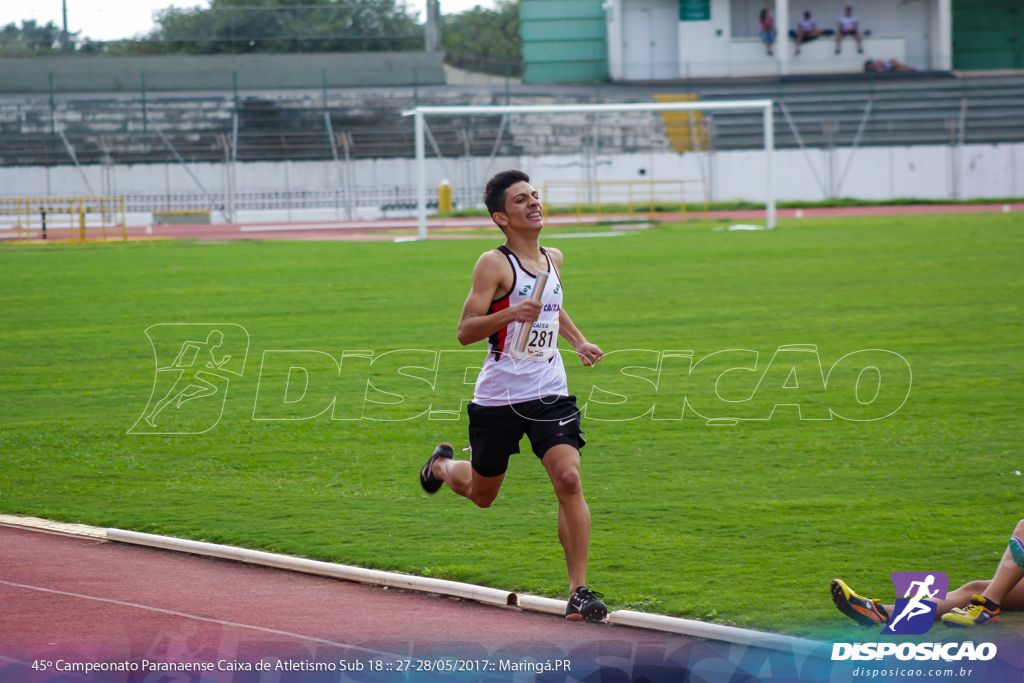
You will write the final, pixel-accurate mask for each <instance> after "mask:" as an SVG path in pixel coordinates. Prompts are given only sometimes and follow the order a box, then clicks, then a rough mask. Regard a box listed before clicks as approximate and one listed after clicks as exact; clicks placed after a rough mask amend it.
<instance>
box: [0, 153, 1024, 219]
mask: <svg viewBox="0 0 1024 683" xmlns="http://www.w3.org/2000/svg"><path fill="white" fill-rule="evenodd" d="M349 163H350V165H348V166H346V164H345V162H342V163H335V162H328V161H302V162H253V163H242V162H239V163H238V164H237V166H236V172H235V183H236V188H237V191H238V192H239V193H241V192H276V193H280V192H288V191H292V192H295V191H301V190H332V189H335V188H338V187H339V186H340V185H341V183H342V182H343V181H342V180H340V176H341V174H349V177H350V178H351V183H352V187H353V188H354V190H355V191H356V193H357V194H359V193H360V192H368V191H370V190H382V189H384V190H386V189H389V188H398V189H400V190H403V191H410V190H411V189H412V188H414V187H415V183H414V179H415V160H414V159H367V160H357V161H353V162H349ZM505 168H522V169H523V170H524V171H526V172H527V173H529V174H530V175H531V177H532V179H533V181H534V184H535V185H538V186H539V185H541V184H542V183H544V181H549V180H551V181H553V180H582V179H585V178H587V176H588V173H589V174H590V175H591V176H592V177H593V178H594V179H598V180H632V179H636V180H639V179H660V180H675V179H682V178H689V179H696V178H702V177H706V178H707V179H708V188H709V194H710V199H711V200H712V201H738V200H745V201H751V202H763V201H764V200H765V197H766V194H765V192H766V190H765V188H766V183H765V176H764V171H763V169H764V152H763V151H760V150H750V151H724V152H715V153H712V154H707V153H687V154H682V155H680V154H675V153H672V152H659V153H648V154H620V155H614V156H607V155H598V156H597V157H592V158H591V160H590V170H588V169H587V167H586V163H585V162H584V160H583V159H582V157H581V156H553V155H548V156H524V157H498V158H496V159H493V160H490V161H489V160H488V159H486V158H482V157H471V158H469V159H466V158H446V159H444V160H438V159H437V158H429V159H428V160H427V178H428V186H429V187H431V188H433V187H436V186H437V184H438V182H440V181H441V180H442V179H446V180H448V181H449V182H451V184H452V186H453V188H455V190H456V197H459V192H458V190H459V189H460V188H467V189H466V190H465V193H464V195H463V196H465V197H466V198H467V200H466V201H464V202H463V203H467V202H477V201H478V199H477V198H478V195H479V193H480V191H481V190H480V188H481V186H482V184H483V182H484V180H485V179H486V178H487V177H488V176H489V175H491V174H493V173H495V172H497V171H499V170H502V169H505ZM189 170H190V171H191V172H192V174H194V175H195V176H196V178H198V180H199V182H200V183H202V185H203V186H204V187H205V189H206V190H207V191H208V192H211V193H226V191H227V188H228V182H229V179H228V173H227V167H226V166H225V165H224V164H190V165H189ZM641 170H643V174H641ZM83 173H84V174H85V176H86V177H87V178H88V180H89V185H91V186H92V188H93V190H95V192H96V193H98V194H100V193H102V194H108V195H138V194H146V195H166V194H193V195H194V194H197V193H200V190H199V188H198V187H197V185H196V183H195V181H194V180H193V179H192V178H191V177H190V175H189V174H188V172H186V170H185V169H184V168H183V167H182V166H181V165H180V164H145V165H141V164H140V165H135V166H123V165H112V166H109V167H103V166H83V167H82V169H81V172H79V170H78V169H76V168H75V167H74V166H53V167H49V168H47V167H41V166H30V167H6V168H0V188H2V192H0V196H4V197H44V196H54V197H58V196H62V197H67V196H88V195H90V194H92V193H91V192H90V191H89V189H88V187H87V186H86V183H85V181H84V180H83V178H82V174H83ZM474 186H475V187H474ZM775 187H776V197H777V199H778V200H779V201H820V200H823V199H826V198H828V197H830V196H831V197H853V198H857V199H865V200H887V199H900V198H914V199H932V200H935V199H978V198H986V197H990V198H1002V197H1021V196H1024V144H1021V143H1017V144H999V145H964V146H963V147H950V146H915V147H866V148H861V149H856V150H851V149H849V148H837V149H835V150H831V151H827V150H822V149H808V150H806V152H804V151H800V150H798V149H786V150H777V151H776V152H775ZM362 203H363V204H365V202H362ZM358 216H359V217H360V218H376V217H379V216H380V211H379V210H378V209H376V208H374V207H370V206H363V207H362V208H361V209H360V210H359V212H358ZM338 217H339V215H338V211H337V210H336V209H330V208H327V209H287V208H281V209H273V210H270V209H268V210H264V211H258V212H256V211H239V215H238V219H239V220H240V221H242V222H250V221H251V222H258V221H278V220H332V219H335V218H338ZM212 218H213V220H214V221H218V222H219V221H222V220H223V217H221V216H220V215H219V214H215V215H214V216H213V217H212ZM149 220H150V217H149V216H148V215H135V216H132V217H130V222H131V223H133V224H140V223H145V222H148V221H149Z"/></svg>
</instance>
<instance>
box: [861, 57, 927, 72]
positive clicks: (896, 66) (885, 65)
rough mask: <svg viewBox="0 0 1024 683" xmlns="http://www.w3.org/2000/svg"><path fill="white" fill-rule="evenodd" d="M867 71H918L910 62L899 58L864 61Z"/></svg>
mask: <svg viewBox="0 0 1024 683" xmlns="http://www.w3.org/2000/svg"><path fill="white" fill-rule="evenodd" d="M864 70H865V71H916V69H914V67H912V66H910V65H909V64H904V63H903V62H901V61H899V60H898V59H869V60H868V61H866V62H864Z"/></svg>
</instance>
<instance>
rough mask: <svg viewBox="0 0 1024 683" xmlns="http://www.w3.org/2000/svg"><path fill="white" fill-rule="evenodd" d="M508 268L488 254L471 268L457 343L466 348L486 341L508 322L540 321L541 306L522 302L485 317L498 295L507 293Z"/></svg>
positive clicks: (495, 255)
mask: <svg viewBox="0 0 1024 683" xmlns="http://www.w3.org/2000/svg"><path fill="white" fill-rule="evenodd" d="M513 277H514V276H513V274H512V268H511V266H509V265H508V260H507V259H506V258H505V257H504V256H502V255H501V254H499V253H497V252H493V251H488V252H487V253H485V254H483V255H482V256H481V257H480V260H478V261H477V262H476V266H475V267H474V268H473V288H472V289H471V290H470V291H469V296H468V297H466V303H465V305H464V306H463V307H462V318H461V319H460V320H459V330H458V333H457V335H458V338H459V343H461V344H462V345H463V346H468V345H469V344H472V343H474V342H478V341H480V340H481V339H487V338H488V337H490V336H491V335H492V334H494V333H495V332H497V331H498V330H500V329H502V328H503V327H506V326H507V325H508V324H509V323H510V322H513V321H515V322H530V323H532V322H534V321H535V320H537V319H538V318H539V317H540V312H541V309H542V308H543V304H541V303H540V302H539V301H530V300H525V301H522V302H521V303H519V304H518V305H516V306H512V307H511V308H506V309H504V310H502V311H496V312H494V313H488V312H487V311H488V310H490V307H491V302H492V301H494V300H495V299H496V298H498V292H502V293H503V294H504V293H505V292H508V290H509V288H510V287H511V286H512V281H513Z"/></svg>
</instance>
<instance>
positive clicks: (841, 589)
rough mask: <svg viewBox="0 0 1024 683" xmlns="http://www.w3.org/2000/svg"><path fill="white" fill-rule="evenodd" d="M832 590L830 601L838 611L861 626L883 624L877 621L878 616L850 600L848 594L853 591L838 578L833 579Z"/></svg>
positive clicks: (851, 593) (883, 623)
mask: <svg viewBox="0 0 1024 683" xmlns="http://www.w3.org/2000/svg"><path fill="white" fill-rule="evenodd" d="M830 588H831V590H832V602H834V603H835V604H836V607H838V608H839V611H840V612H842V613H843V614H845V615H846V616H848V617H850V618H851V619H853V620H854V621H856V622H857V623H858V624H860V625H861V626H884V625H885V622H884V621H879V620H878V616H877V615H875V614H874V613H873V612H870V611H869V610H866V609H864V608H863V607H858V606H857V605H854V604H853V603H851V602H850V595H853V594H854V593H853V591H852V590H850V587H849V586H847V585H846V584H845V583H843V582H842V581H841V580H840V579H833V580H832V584H831V586H830Z"/></svg>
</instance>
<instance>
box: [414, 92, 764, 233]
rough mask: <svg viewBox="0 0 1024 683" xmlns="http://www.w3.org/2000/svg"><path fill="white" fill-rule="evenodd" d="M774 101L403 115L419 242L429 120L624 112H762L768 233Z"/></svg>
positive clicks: (425, 109)
mask: <svg viewBox="0 0 1024 683" xmlns="http://www.w3.org/2000/svg"><path fill="white" fill-rule="evenodd" d="M772 107H773V102H772V100H722V101H717V102H625V103H607V104H512V105H452V106H419V107H415V108H414V109H410V110H408V111H406V112H403V116H412V117H413V119H414V126H415V145H416V207H417V209H416V212H417V228H418V238H419V239H421V240H425V239H427V169H426V161H427V155H426V132H427V125H426V117H428V116H488V115H496V116H502V115H524V114H526V115H528V114H620V113H625V112H685V111H693V112H715V111H760V112H761V113H762V116H761V118H762V123H763V126H764V157H765V169H764V174H765V190H766V194H767V196H766V201H765V218H766V222H767V227H768V228H769V229H771V228H774V227H775V180H774V170H773V161H772V156H773V154H772V153H773V151H774V149H775V126H774V121H773V115H772Z"/></svg>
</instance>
